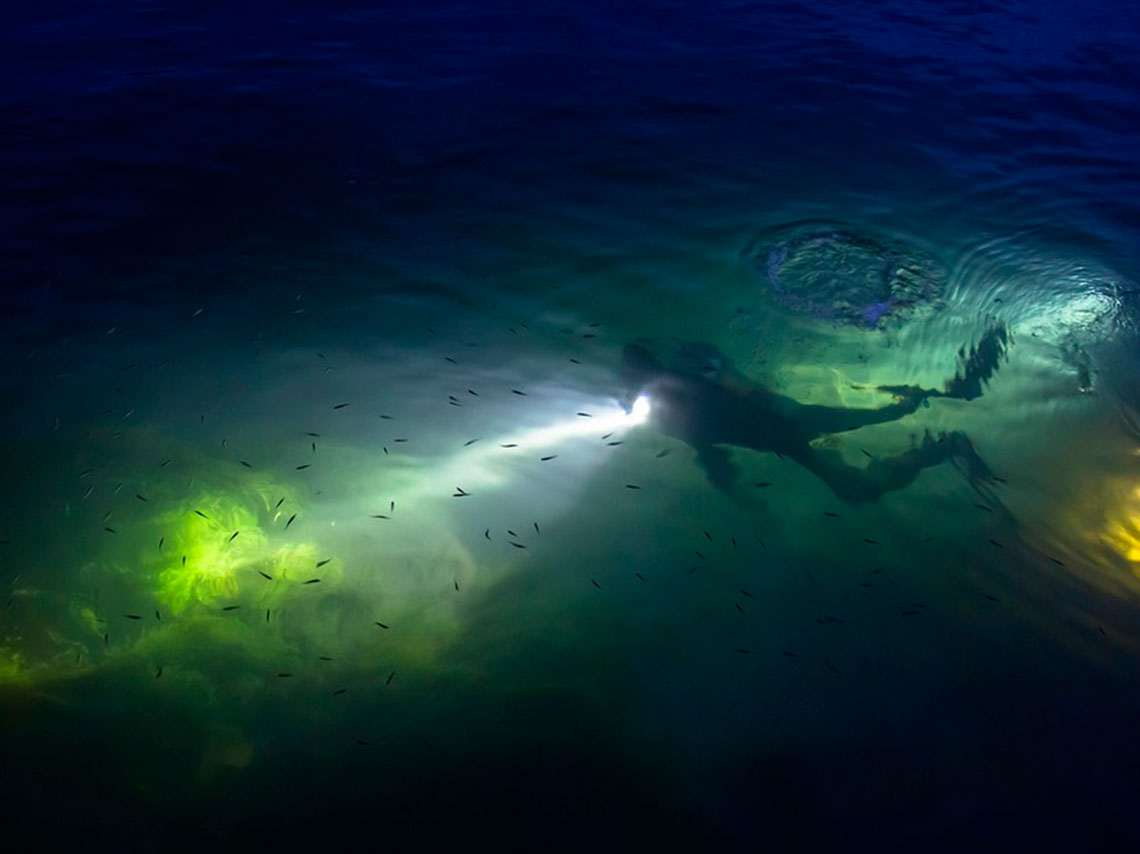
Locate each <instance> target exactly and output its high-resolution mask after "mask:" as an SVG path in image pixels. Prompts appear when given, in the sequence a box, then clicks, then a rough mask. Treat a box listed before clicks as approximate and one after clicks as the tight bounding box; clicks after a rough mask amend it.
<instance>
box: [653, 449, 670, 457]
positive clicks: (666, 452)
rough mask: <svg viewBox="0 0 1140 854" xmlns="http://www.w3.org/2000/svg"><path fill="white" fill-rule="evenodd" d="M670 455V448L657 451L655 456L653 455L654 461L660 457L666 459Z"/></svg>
mask: <svg viewBox="0 0 1140 854" xmlns="http://www.w3.org/2000/svg"><path fill="white" fill-rule="evenodd" d="M671 453H673V449H672V448H664V449H663V450H660V451H658V452H657V454H656V455H655V459H658V460H659V459H661V458H662V457H667V456H669V455H670V454H671Z"/></svg>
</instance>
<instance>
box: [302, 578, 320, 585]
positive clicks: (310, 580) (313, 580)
mask: <svg viewBox="0 0 1140 854" xmlns="http://www.w3.org/2000/svg"><path fill="white" fill-rule="evenodd" d="M320 583H321V580H320V579H319V578H310V579H309V580H308V581H306V582H304V584H320Z"/></svg>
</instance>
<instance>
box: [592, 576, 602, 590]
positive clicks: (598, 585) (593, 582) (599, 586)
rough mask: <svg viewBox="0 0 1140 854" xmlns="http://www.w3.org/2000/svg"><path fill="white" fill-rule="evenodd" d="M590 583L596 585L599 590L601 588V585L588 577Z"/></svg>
mask: <svg viewBox="0 0 1140 854" xmlns="http://www.w3.org/2000/svg"><path fill="white" fill-rule="evenodd" d="M590 583H591V584H593V585H594V586H595V587H597V588H598V589H599V590H601V589H602V585H600V584H598V582H597V581H595V580H594V579H592V578H591V579H590Z"/></svg>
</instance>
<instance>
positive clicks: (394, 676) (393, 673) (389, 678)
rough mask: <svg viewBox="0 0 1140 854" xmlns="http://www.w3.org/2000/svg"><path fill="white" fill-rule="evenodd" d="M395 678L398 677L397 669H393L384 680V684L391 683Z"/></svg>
mask: <svg viewBox="0 0 1140 854" xmlns="http://www.w3.org/2000/svg"><path fill="white" fill-rule="evenodd" d="M395 678H396V671H395V670H393V671H392V672H391V673H389V674H388V678H387V679H385V680H384V684H385V685H391V684H392V680H393V679H395Z"/></svg>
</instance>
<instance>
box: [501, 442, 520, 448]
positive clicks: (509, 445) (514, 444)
mask: <svg viewBox="0 0 1140 854" xmlns="http://www.w3.org/2000/svg"><path fill="white" fill-rule="evenodd" d="M499 447H500V448H517V447H518V443H517V442H509V443H507V444H501V445H499Z"/></svg>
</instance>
